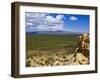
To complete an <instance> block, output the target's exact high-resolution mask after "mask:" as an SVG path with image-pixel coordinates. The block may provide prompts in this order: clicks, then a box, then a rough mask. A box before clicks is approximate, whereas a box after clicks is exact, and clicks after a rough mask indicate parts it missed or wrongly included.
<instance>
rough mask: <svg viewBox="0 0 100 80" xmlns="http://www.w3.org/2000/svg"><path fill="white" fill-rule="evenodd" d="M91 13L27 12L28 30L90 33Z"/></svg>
mask: <svg viewBox="0 0 100 80" xmlns="http://www.w3.org/2000/svg"><path fill="white" fill-rule="evenodd" d="M89 21H90V16H89V15H76V14H53V13H33V12H26V13H25V25H26V32H36V31H71V32H83V33H84V32H88V33H89Z"/></svg>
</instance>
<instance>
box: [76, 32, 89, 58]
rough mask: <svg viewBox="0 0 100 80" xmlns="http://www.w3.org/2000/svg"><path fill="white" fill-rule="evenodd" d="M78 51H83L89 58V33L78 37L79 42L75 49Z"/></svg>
mask: <svg viewBox="0 0 100 80" xmlns="http://www.w3.org/2000/svg"><path fill="white" fill-rule="evenodd" d="M75 52H76V53H82V54H83V55H84V56H85V57H88V58H89V34H87V33H84V34H83V35H81V36H79V37H78V44H77V48H76V50H75Z"/></svg>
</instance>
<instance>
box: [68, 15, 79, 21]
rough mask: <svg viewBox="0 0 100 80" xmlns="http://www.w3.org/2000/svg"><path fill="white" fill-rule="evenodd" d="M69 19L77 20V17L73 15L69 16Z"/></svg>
mask: <svg viewBox="0 0 100 80" xmlns="http://www.w3.org/2000/svg"><path fill="white" fill-rule="evenodd" d="M69 19H70V20H71V21H76V20H78V18H77V17H75V16H71V17H70V18H69Z"/></svg>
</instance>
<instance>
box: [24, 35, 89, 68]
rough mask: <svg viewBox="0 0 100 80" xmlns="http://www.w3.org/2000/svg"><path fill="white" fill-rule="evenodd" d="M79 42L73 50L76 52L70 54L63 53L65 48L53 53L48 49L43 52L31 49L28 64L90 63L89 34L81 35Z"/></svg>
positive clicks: (29, 65) (28, 65) (32, 65)
mask: <svg viewBox="0 0 100 80" xmlns="http://www.w3.org/2000/svg"><path fill="white" fill-rule="evenodd" d="M77 42H78V44H77V48H76V50H75V51H73V52H74V53H69V54H68V55H66V54H62V53H64V50H63V51H58V52H59V53H55V54H53V55H48V54H46V51H44V52H41V54H40V52H37V51H30V53H31V55H30V56H29V57H27V59H26V66H27V67H41V66H64V65H81V64H89V34H87V33H85V34H83V35H81V36H79V37H78V41H77ZM61 52H62V53H61ZM36 53H37V54H36ZM43 54H45V55H43Z"/></svg>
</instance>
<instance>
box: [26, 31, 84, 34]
mask: <svg viewBox="0 0 100 80" xmlns="http://www.w3.org/2000/svg"><path fill="white" fill-rule="evenodd" d="M27 34H82V33H81V32H71V31H37V32H27Z"/></svg>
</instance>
